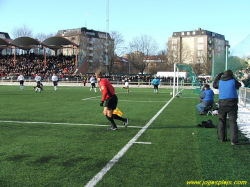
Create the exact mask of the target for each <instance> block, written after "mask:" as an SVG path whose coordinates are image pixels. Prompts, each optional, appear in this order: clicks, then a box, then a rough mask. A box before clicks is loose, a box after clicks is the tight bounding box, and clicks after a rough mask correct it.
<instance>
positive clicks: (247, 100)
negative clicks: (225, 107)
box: [239, 88, 250, 109]
mask: <svg viewBox="0 0 250 187" xmlns="http://www.w3.org/2000/svg"><path fill="white" fill-rule="evenodd" d="M239 104H240V105H242V106H244V107H245V108H247V109H250V89H249V88H240V89H239Z"/></svg>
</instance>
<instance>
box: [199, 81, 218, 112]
mask: <svg viewBox="0 0 250 187" xmlns="http://www.w3.org/2000/svg"><path fill="white" fill-rule="evenodd" d="M200 101H201V102H200V103H199V104H198V105H196V108H197V110H198V111H199V112H200V113H199V114H200V115H204V114H205V109H206V107H208V106H212V105H213V103H214V92H213V90H211V89H210V86H209V85H208V84H205V85H204V88H203V90H202V91H201V94H200Z"/></svg>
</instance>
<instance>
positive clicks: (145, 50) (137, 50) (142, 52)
mask: <svg viewBox="0 0 250 187" xmlns="http://www.w3.org/2000/svg"><path fill="white" fill-rule="evenodd" d="M129 46H130V47H129V50H130V55H129V61H130V63H131V65H132V66H133V67H134V68H135V69H136V70H137V71H139V72H140V73H141V74H143V72H144V70H145V69H146V68H147V67H148V63H147V62H146V59H147V57H148V56H150V55H156V52H157V49H158V45H157V43H156V42H155V40H153V38H152V37H151V36H148V35H141V36H140V37H136V38H134V39H133V40H132V42H130V44H129Z"/></svg>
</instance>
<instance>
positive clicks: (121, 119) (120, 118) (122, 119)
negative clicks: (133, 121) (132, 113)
mask: <svg viewBox="0 0 250 187" xmlns="http://www.w3.org/2000/svg"><path fill="white" fill-rule="evenodd" d="M112 117H113V118H114V119H118V120H120V121H123V122H124V121H126V119H125V118H122V117H120V116H118V115H117V114H113V115H112Z"/></svg>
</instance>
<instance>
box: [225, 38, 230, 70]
mask: <svg viewBox="0 0 250 187" xmlns="http://www.w3.org/2000/svg"><path fill="white" fill-rule="evenodd" d="M229 47H230V45H229V44H228V42H227V43H226V64H225V71H227V69H228V48H229Z"/></svg>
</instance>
